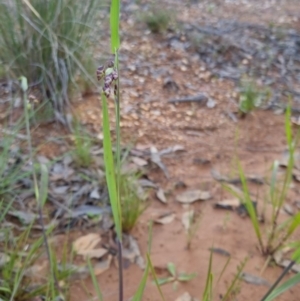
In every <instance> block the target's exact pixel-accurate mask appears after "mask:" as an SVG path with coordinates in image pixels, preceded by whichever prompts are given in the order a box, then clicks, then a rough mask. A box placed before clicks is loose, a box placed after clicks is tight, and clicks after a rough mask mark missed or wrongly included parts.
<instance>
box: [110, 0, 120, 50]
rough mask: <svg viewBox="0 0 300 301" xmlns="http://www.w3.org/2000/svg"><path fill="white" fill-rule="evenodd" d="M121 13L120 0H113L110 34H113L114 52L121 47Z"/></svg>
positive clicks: (112, 48) (112, 47)
mask: <svg viewBox="0 0 300 301" xmlns="http://www.w3.org/2000/svg"><path fill="white" fill-rule="evenodd" d="M119 15H120V1H119V0H111V6H110V36H111V52H112V53H115V52H116V51H117V50H118V49H119V47H120V37H119Z"/></svg>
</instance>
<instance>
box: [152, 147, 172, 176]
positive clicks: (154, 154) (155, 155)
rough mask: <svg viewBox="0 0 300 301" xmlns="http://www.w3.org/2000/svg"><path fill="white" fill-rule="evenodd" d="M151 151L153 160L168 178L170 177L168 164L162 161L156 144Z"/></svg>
mask: <svg viewBox="0 0 300 301" xmlns="http://www.w3.org/2000/svg"><path fill="white" fill-rule="evenodd" d="M150 153H151V161H152V162H153V163H155V164H156V165H157V166H158V167H159V168H160V169H161V170H162V171H163V172H164V174H165V176H166V178H167V179H169V172H168V170H167V168H166V166H165V165H164V164H163V163H162V162H161V160H160V154H159V153H158V150H157V148H156V147H154V146H151V148H150Z"/></svg>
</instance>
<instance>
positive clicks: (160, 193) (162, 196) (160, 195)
mask: <svg viewBox="0 0 300 301" xmlns="http://www.w3.org/2000/svg"><path fill="white" fill-rule="evenodd" d="M156 197H157V198H158V199H159V200H160V201H161V202H162V203H164V204H167V199H166V196H165V193H164V191H163V189H162V188H159V189H158V190H157V191H156Z"/></svg>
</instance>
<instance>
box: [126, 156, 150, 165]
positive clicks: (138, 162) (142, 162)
mask: <svg viewBox="0 0 300 301" xmlns="http://www.w3.org/2000/svg"><path fill="white" fill-rule="evenodd" d="M130 159H131V161H132V162H133V163H134V164H136V165H137V166H140V167H143V166H146V165H148V162H147V161H146V160H145V159H142V158H140V157H135V156H132V157H130Z"/></svg>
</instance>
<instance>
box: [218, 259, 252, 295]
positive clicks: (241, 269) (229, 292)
mask: <svg viewBox="0 0 300 301" xmlns="http://www.w3.org/2000/svg"><path fill="white" fill-rule="evenodd" d="M247 261H248V257H246V258H245V260H244V261H243V262H242V263H241V265H239V266H238V268H237V273H236V275H235V276H234V278H233V280H232V282H231V284H230V286H229V288H228V290H227V292H226V293H225V295H224V297H223V299H222V301H226V300H228V299H229V297H230V294H231V293H232V291H233V289H234V287H235V285H236V283H237V281H238V280H239V279H240V277H241V274H242V272H243V270H244V267H245V265H246V263H247Z"/></svg>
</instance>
